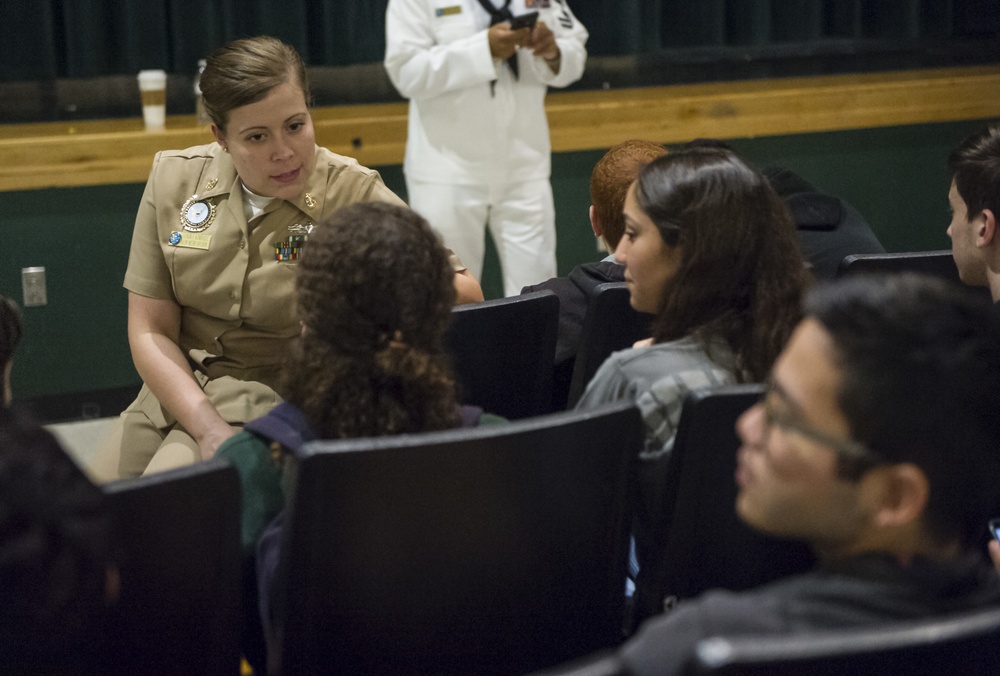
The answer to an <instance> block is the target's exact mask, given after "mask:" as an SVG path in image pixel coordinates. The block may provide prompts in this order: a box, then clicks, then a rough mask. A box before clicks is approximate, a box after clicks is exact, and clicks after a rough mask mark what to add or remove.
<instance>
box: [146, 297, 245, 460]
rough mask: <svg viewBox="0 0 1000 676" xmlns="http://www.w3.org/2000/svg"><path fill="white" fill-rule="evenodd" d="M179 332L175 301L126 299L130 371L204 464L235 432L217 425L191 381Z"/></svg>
mask: <svg viewBox="0 0 1000 676" xmlns="http://www.w3.org/2000/svg"><path fill="white" fill-rule="evenodd" d="M180 332H181V307H180V305H178V304H177V303H176V302H175V301H172V300H164V299H160V298H146V297H145V296H140V295H138V294H135V293H129V295H128V343H129V347H130V348H131V349H132V361H134V362H135V368H136V370H137V371H138V372H139V375H140V376H141V377H142V380H143V382H144V383H146V385H147V386H148V387H149V389H150V391H151V392H152V393H153V394H154V395H155V396H156V398H157V400H158V401H159V402H160V404H161V405H162V406H163V407H164V408H165V409H167V411H169V412H170V414H171V415H172V416H174V418H176V419H177V422H178V424H179V425H180V426H181V427H182V428H184V430H186V431H187V433H188V434H190V435H191V436H192V437H193V438H194V440H195V441H196V442H197V443H198V446H199V447H200V449H201V456H202V458H204V459H208V458H210V457H212V456H213V455H215V450H216V449H217V448H218V447H219V444H221V443H222V442H223V441H225V440H226V439H228V438H229V437H231V436H232V435H234V434H235V433H236V431H237V429H236V428H233V427H231V426H230V425H229V423H228V422H226V421H225V420H223V419H222V416H220V415H219V412H218V411H217V410H215V406H213V405H212V402H211V401H209V399H208V397H207V396H205V393H204V392H203V391H202V389H201V387H200V386H199V385H198V382H197V381H196V380H195V378H194V373H192V371H191V367H190V366H189V365H188V361H187V358H186V357H185V356H184V354H183V353H182V352H181V348H180V345H179V341H180Z"/></svg>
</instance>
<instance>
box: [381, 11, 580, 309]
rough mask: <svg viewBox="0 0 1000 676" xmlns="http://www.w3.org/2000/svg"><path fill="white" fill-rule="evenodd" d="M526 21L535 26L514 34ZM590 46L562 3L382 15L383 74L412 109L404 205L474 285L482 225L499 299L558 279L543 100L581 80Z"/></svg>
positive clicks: (480, 262)
mask: <svg viewBox="0 0 1000 676" xmlns="http://www.w3.org/2000/svg"><path fill="white" fill-rule="evenodd" d="M533 12H537V13H538V14H537V21H536V22H535V23H534V24H533V27H523V28H516V25H517V23H518V21H519V20H520V19H519V18H520V17H522V16H524V15H527V14H530V13H533ZM512 23H513V26H512ZM587 37H588V35H587V30H586V29H585V28H584V27H583V25H581V24H580V22H579V21H578V20H577V19H576V17H575V16H574V15H573V13H572V11H570V9H569V7H568V6H567V5H566V2H565V0H494V1H493V2H491V1H490V0H389V5H388V8H387V9H386V52H385V68H386V70H387V71H388V73H389V78H390V79H391V80H392V82H393V84H394V85H395V86H396V89H398V90H399V92H400V94H402V95H403V96H405V97H406V98H408V99H409V100H410V111H409V127H408V133H407V140H406V158H405V161H404V164H403V170H404V172H405V175H406V187H407V191H408V192H409V198H410V206H411V207H413V209H414V210H416V211H418V212H419V213H421V214H422V215H423V216H424V217H425V218H426V219H427V220H428V221H429V222H430V224H431V225H432V226H433V227H434V228H435V229H437V230H438V232H440V233H441V235H442V237H443V238H444V241H445V244H446V245H447V246H449V247H450V248H451V249H452V250H454V251H455V253H456V254H458V256H459V257H460V258H461V259H462V261H463V262H464V263H465V264H466V265H467V266H469V270H470V271H471V272H472V274H473V275H474V276H475V277H476V278H477V279H478V278H480V277H481V274H482V265H483V254H484V251H485V226H486V225H487V224H489V227H490V232H491V234H492V235H493V239H494V242H495V243H496V245H497V252H498V254H499V257H500V264H501V266H502V268H503V281H504V294H505V295H508V296H511V295H515V294H517V293H518V292H520V290H521V289H522V288H523V287H524V286H527V285H529V284H535V283H537V282H540V281H543V280H545V279H549V278H550V277H554V276H555V274H556V258H555V209H554V207H553V203H552V186H551V185H550V183H549V174H550V170H551V158H550V155H551V146H550V144H549V130H548V122H547V120H546V118H545V92H546V90H547V87H549V86H553V87H565V86H567V85H569V84H571V83H573V82H575V81H577V80H578V79H580V76H581V75H583V68H584V64H585V62H586V60H587V52H586V48H585V45H586V42H587Z"/></svg>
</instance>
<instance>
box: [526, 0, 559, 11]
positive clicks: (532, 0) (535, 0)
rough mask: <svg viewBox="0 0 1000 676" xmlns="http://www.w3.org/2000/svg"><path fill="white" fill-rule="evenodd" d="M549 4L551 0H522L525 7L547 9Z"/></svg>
mask: <svg viewBox="0 0 1000 676" xmlns="http://www.w3.org/2000/svg"><path fill="white" fill-rule="evenodd" d="M551 6H552V3H551V0H524V7H525V9H548V8H549V7H551Z"/></svg>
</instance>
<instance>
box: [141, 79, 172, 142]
mask: <svg viewBox="0 0 1000 676" xmlns="http://www.w3.org/2000/svg"><path fill="white" fill-rule="evenodd" d="M139 95H140V96H141V97H142V121H143V122H144V123H145V124H146V131H162V130H163V128H164V127H165V126H166V122H167V72H166V71H163V70H140V71H139Z"/></svg>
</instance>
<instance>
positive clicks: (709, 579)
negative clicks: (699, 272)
mask: <svg viewBox="0 0 1000 676" xmlns="http://www.w3.org/2000/svg"><path fill="white" fill-rule="evenodd" d="M945 253H947V252H945ZM890 257H891V255H890ZM869 258H877V257H869ZM947 260H948V261H950V255H949V256H948V257H947ZM911 262H912V261H911ZM938 262H939V263H940V262H944V260H943V257H942V256H941V255H940V252H939V253H938ZM848 265H851V264H848ZM953 265H954V264H953V263H952V267H953ZM956 276H957V274H956ZM607 286H608V290H605V291H604V292H602V294H601V296H602V297H603V294H604V293H609V294H610V295H608V296H607V298H609V299H610V298H617V300H616V301H615V302H617V303H618V305H619V306H621V305H622V302H623V299H624V305H625V307H627V290H625V289H624V288H623V286H622V285H614V284H612V285H607ZM529 295H530V296H533V297H534V298H531V299H528V300H527V301H525V300H524V298H521V299H514V300H513V301H510V302H497V301H491V302H489V303H485V304H480V306H486V307H494V308H496V307H499V308H502V310H498V312H500V313H502V312H507V311H510V308H512V307H513V306H514V305H517V304H518V303H519V302H529V303H538V305H536V306H535V307H536V308H542V309H540V310H539V313H540V314H539V315H537V316H534V315H533V319H529V320H525V319H524V318H523V317H520V318H519V315H517V314H508V315H506V317H505V318H504V320H503V322H502V323H501V324H499V326H483V325H477V323H478V324H485V323H486V322H478V321H477V319H476V317H477V310H472V309H469V310H462V309H456V311H455V316H456V327H457V328H456V329H455V330H454V332H453V334H452V336H451V340H452V343H451V345H452V349H453V350H460V349H461V347H460V346H461V345H462V344H463V342H462V339H461V338H462V336H463V335H465V336H466V338H468V336H472V335H475V336H477V337H478V340H480V341H482V342H481V343H480V348H478V349H477V350H475V351H472V352H469V353H468V355H467V356H468V359H469V361H466V362H463V361H461V359H459V358H458V357H456V370H457V372H458V373H459V374H460V378H461V380H462V382H463V383H464V384H465V386H466V390H465V391H466V393H467V394H475V396H476V397H483V398H482V399H480V400H479V401H476V399H475V398H473V399H472V400H471V401H473V402H474V403H478V404H479V405H481V406H483V407H484V408H485V409H487V410H490V411H493V412H500V413H501V414H503V415H507V416H508V417H511V418H520V417H529V416H531V415H532V411H533V410H534V409H533V408H532V407H534V406H538V407H541V408H544V406H545V402H546V401H547V393H546V391H545V389H544V388H545V385H544V380H545V373H544V364H545V359H544V357H542V358H539V357H538V356H537V354H536V355H535V356H525V355H524V354H523V352H524V348H525V345H524V343H523V342H519V339H518V338H517V337H516V336H514V335H512V331H511V329H513V328H516V329H520V328H522V327H526V329H527V330H526V331H525V336H529V337H530V336H538V335H539V333H540V334H542V335H541V337H540V338H539V342H540V343H544V344H545V345H549V344H554V326H553V331H552V333H551V334H550V333H549V332H548V329H545V330H543V331H541V332H539V331H537V330H536V329H537V325H533V323H532V322H533V321H535V320H537V321H548V320H547V319H544V320H543V319H540V317H541V316H542V315H543V314H544V315H545V316H548V314H547V313H551V312H552V307H553V302H554V301H555V302H556V306H555V308H556V309H557V301H556V299H555V298H554V297H553V296H552V295H551V294H548V293H545V292H543V293H541V294H529ZM535 299H540V300H535ZM490 303H492V306H491V305H490ZM474 307H475V306H474ZM633 314H634V313H633ZM482 316H486V315H485V314H484V315H482ZM553 317H554V314H553ZM591 324H593V326H594V327H599V326H602V325H609V324H610V325H612V326H614V327H615V328H616V330H617V329H618V328H621V324H620V323H615V322H605V323H603V324H599V323H597V322H596V320H592V318H591V317H589V316H588V318H587V325H588V326H590V325H591ZM635 330H640V329H635ZM610 333H611V335H612V338H611V339H605V343H606V344H607V343H614V342H615V340H618V341H625V340H626V339H625V338H624V337H623V336H622V334H623V333H625V331H619V332H618V333H615V332H614V331H612V332H610ZM585 334H586V328H585ZM491 340H492V345H493V346H494V347H495V350H494V347H485V345H487V344H489V343H490V341H491ZM631 340H632V339H631V338H629V339H628V341H627V343H626V344H622V345H617V346H615V347H612V348H611V349H618V348H620V347H625V346H627V344H630V342H631ZM585 342H586V341H585ZM507 348H513V353H514V355H515V356H510V357H507V358H508V359H511V360H514V359H520V360H521V361H520V362H519V363H522V366H523V368H524V369H525V370H526V371H528V372H530V373H533V375H535V376H536V377H537V378H538V379H539V380H540V381H542V382H543V384H542V385H540V386H539V387H538V388H537V389H530V392H531V393H532V395H531V396H530V397H527V399H528V400H529V402H530V403H529V404H528V405H525V407H524V408H522V409H520V410H519V411H517V412H516V413H515V414H512V413H511V411H510V410H504V409H503V408H502V407H501V406H500V405H499V404H491V403H490V402H489V401H488V400H487V398H488V397H490V396H493V395H495V394H496V393H497V392H498V391H503V392H505V393H502V394H501V395H500V396H499V398H498V399H497V401H499V402H509V401H523V400H524V399H525V397H526V392H528V391H529V390H526V389H524V388H523V386H520V385H517V386H515V387H514V388H513V389H510V387H509V381H513V380H514V378H513V377H512V375H511V374H512V369H511V368H510V363H511V362H510V361H508V362H506V366H504V364H505V362H504V361H503V359H504V358H503V357H496V358H494V359H487V360H486V361H484V359H485V355H486V353H489V354H492V355H494V356H495V355H496V354H497V353H502V352H504V351H507ZM595 351H596V350H595ZM608 351H609V352H610V349H609V350H608ZM604 356H606V355H604ZM589 360H590V357H586V358H585V359H584V361H583V362H578V364H577V368H578V370H581V373H585V372H586V369H587V368H590V367H589V366H581V364H583V363H587V362H588V361H589ZM600 360H603V357H601V358H600ZM594 361H596V362H597V364H598V365H599V363H600V361H599V360H597V358H596V357H594ZM484 363H485V364H487V367H483V364H484ZM549 364H551V359H549ZM593 369H596V365H594V366H593ZM486 372H488V373H486ZM592 372H593V371H591V373H592ZM581 377H583V376H581ZM477 379H478V384H477ZM504 388H507V389H506V390H504ZM760 392H761V390H760V388H759V387H758V386H737V387H730V388H720V389H718V390H713V391H701V392H696V393H692V394H691V396H689V398H688V400H687V401H686V402H685V405H684V410H683V413H682V417H681V421H680V426H679V430H678V437H677V441H676V442H675V446H674V451H673V453H672V454H671V456H670V458H669V460H668V461H667V462H666V463H665V464H664V466H663V467H662V477H661V479H660V481H659V483H660V485H661V486H662V491H663V494H662V496H661V502H662V505H663V509H662V510H661V513H662V514H663V519H662V521H661V522H659V523H657V524H656V528H657V529H658V535H657V537H656V541H659V542H662V543H663V549H662V554H661V556H660V557H659V560H658V561H657V562H656V565H653V566H649V567H648V568H647V570H646V571H645V573H646V575H645V577H641V578H640V587H639V591H638V592H637V594H638V595H637V598H636V599H635V601H636V609H637V613H638V614H637V616H636V617H639V618H642V617H645V616H648V615H650V614H654V613H657V612H660V611H661V610H662V604H663V599H667V598H676V599H684V598H690V597H693V596H696V595H697V594H699V593H701V592H702V591H704V590H706V589H709V588H713V587H723V588H729V589H744V588H749V587H753V586H756V585H758V584H761V583H763V582H765V581H768V580H770V579H773V578H775V577H780V576H782V575H784V574H788V573H791V572H794V571H796V570H801V569H804V568H806V567H808V566H809V565H810V563H811V560H810V557H809V554H808V553H807V552H804V551H803V550H801V548H796V547H795V546H794V545H790V544H789V543H784V542H777V541H773V540H770V539H767V538H764V537H763V536H761V535H759V534H757V533H755V532H754V531H751V530H750V529H748V528H746V527H745V526H744V525H743V524H742V523H741V522H739V521H738V519H737V518H736V516H735V511H734V509H733V502H734V498H735V486H734V483H733V481H732V476H733V471H734V468H735V449H736V447H737V443H738V442H737V440H736V437H735V434H734V422H735V419H736V417H737V416H738V415H739V413H740V412H742V411H743V410H745V409H746V408H747V407H748V406H749V405H751V404H752V403H753V401H754V400H755V399H756V398H757V397H759V395H760ZM468 400H469V399H467V401H468ZM522 405H523V404H522ZM641 436H642V428H641V422H640V419H639V416H638V412H637V411H636V410H635V409H634V408H633V407H631V406H627V405H621V406H611V407H609V408H607V409H606V410H602V411H597V412H590V413H575V412H574V413H561V414H556V415H551V416H545V417H542V418H535V419H531V420H523V421H518V422H514V423H512V424H510V425H505V426H496V427H491V428H481V429H463V430H452V431H448V432H441V433H433V434H426V435H409V436H402V437H392V438H384V439H360V440H349V441H338V442H317V443H314V444H311V445H309V446H307V447H306V448H305V449H303V451H302V452H301V453H300V454H299V457H298V459H297V460H298V462H297V463H296V467H297V469H296V470H295V471H294V477H293V484H292V485H293V486H294V489H293V494H292V496H291V497H290V504H289V514H288V520H287V524H286V531H285V536H286V540H285V543H284V544H285V546H284V548H283V555H284V557H285V558H284V559H283V562H282V563H283V569H284V572H285V576H286V577H285V579H286V580H288V581H289V584H286V585H284V586H283V587H282V593H281V596H280V598H279V602H278V604H277V606H276V608H277V610H278V614H279V624H280V626H282V627H283V631H282V632H281V634H280V640H279V645H278V646H276V648H277V650H278V651H279V660H280V666H281V670H282V673H289V674H291V673H316V672H324V673H325V672H392V673H397V672H407V671H412V672H419V671H435V672H441V673H443V672H452V673H457V672H463V673H472V672H475V673H524V672H528V671H531V670H534V669H542V668H547V667H551V666H553V665H555V664H558V663H560V662H563V661H566V660H570V659H572V658H574V657H579V656H580V655H584V654H587V653H590V652H593V651H595V650H599V649H601V648H607V647H609V646H612V645H614V644H615V643H617V642H618V641H619V640H620V639H621V636H622V634H621V618H622V615H623V593H622V592H623V588H622V581H623V579H624V572H625V565H626V564H625V562H626V557H627V537H628V531H629V526H630V518H631V513H630V510H631V503H630V500H629V496H630V495H631V494H632V491H633V490H634V485H633V482H634V481H636V480H637V479H636V474H635V473H634V472H633V471H631V469H630V468H631V467H632V465H631V463H632V461H633V459H634V458H635V456H636V454H637V453H636V452H637V449H638V448H639V446H640V444H641ZM105 491H106V494H107V495H108V498H109V501H110V503H111V506H112V510H113V512H114V514H115V519H116V522H117V525H118V529H119V533H120V535H121V541H122V542H123V545H124V548H123V556H122V561H121V564H122V565H121V580H122V596H121V601H120V603H119V605H118V607H117V609H116V611H115V615H114V623H113V626H112V628H111V629H110V630H109V632H108V634H109V636H111V637H113V639H114V640H113V641H112V642H111V643H112V645H114V655H113V656H112V658H111V659H110V660H109V665H110V664H113V665H116V666H117V667H118V668H119V672H120V673H149V672H157V673H218V674H230V673H233V672H234V671H236V670H237V669H238V665H239V645H240V640H239V634H240V622H241V617H242V616H243V614H244V612H245V611H246V610H247V609H241V608H240V602H241V600H240V599H241V594H240V585H241V580H240V576H241V573H242V570H241V553H240V546H239V510H240V494H239V482H238V480H237V476H236V472H235V469H234V468H232V467H230V466H228V465H226V464H225V463H222V462H216V461H212V462H208V463H202V464H199V465H195V466H192V467H187V468H183V469H180V470H176V471H173V472H169V473H164V474H160V475H154V476H151V477H147V478H142V479H135V480H127V481H121V482H117V483H113V484H109V485H108V486H106V488H105ZM251 612H252V610H251ZM963 626H964V625H963ZM975 626H978V627H980V631H986V630H985V629H982V628H981V627H982V626H983V625H982V623H979V624H976V625H975ZM992 631H993V634H992V635H993V636H994V637H995V636H996V635H997V632H996V627H995V626H994V627H993V630H992ZM957 635H963V636H964V633H963V632H962V631H958V632H957ZM966 638H967V637H966ZM876 642H877V641H876ZM758 643H759V642H758ZM777 644H778V645H785V644H786V643H785V642H784V641H778V642H777ZM734 645H735V646H736V648H733V649H732V650H733V651H735V652H732V654H735V655H738V654H740V653H739V651H738V650H737V648H739V646H740V643H739V641H736V642H735V643H734ZM806 652H808V651H806ZM989 654H991V655H994V656H995V651H994V653H989ZM706 655H708V656H712V655H715V657H716V658H718V655H719V650H715V652H712V651H711V650H709V651H708V652H707V653H706ZM706 659H707V658H706ZM716 661H717V662H718V659H716ZM611 662H613V660H612V661H611ZM611 662H606V663H605V664H606V665H607V664H611ZM720 664H721V662H720ZM704 668H716V667H715V666H712V667H707V666H706V667H704ZM719 668H721V667H719ZM586 673H590V672H586ZM709 673H715V672H709ZM718 673H730V672H722V671H720V672H718ZM732 673H743V672H739V671H734V672H732ZM748 673H749V672H748Z"/></svg>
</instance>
